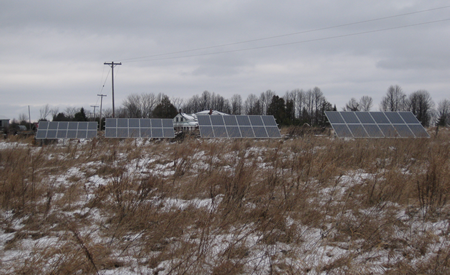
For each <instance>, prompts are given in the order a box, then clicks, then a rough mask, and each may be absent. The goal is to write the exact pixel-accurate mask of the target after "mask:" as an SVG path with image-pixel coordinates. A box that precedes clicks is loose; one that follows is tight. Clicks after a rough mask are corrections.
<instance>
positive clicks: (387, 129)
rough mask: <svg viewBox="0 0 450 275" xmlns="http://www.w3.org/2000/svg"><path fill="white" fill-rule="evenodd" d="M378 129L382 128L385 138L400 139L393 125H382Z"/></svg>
mask: <svg viewBox="0 0 450 275" xmlns="http://www.w3.org/2000/svg"><path fill="white" fill-rule="evenodd" d="M378 127H380V129H381V131H382V132H383V134H384V136H385V137H387V138H395V137H398V134H397V131H395V129H394V127H392V125H386V124H380V125H378Z"/></svg>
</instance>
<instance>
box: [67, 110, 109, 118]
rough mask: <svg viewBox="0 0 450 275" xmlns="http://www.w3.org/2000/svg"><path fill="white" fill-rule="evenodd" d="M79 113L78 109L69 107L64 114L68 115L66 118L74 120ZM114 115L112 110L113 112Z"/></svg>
mask: <svg viewBox="0 0 450 275" xmlns="http://www.w3.org/2000/svg"><path fill="white" fill-rule="evenodd" d="M77 112H78V109H77V108H75V107H67V108H66V110H65V111H64V113H65V114H66V117H67V118H68V119H73V118H74V117H75V114H76V113H77ZM111 114H112V110H111Z"/></svg>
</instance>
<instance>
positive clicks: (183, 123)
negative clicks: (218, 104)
mask: <svg viewBox="0 0 450 275" xmlns="http://www.w3.org/2000/svg"><path fill="white" fill-rule="evenodd" d="M207 115H213V116H214V115H220V116H228V114H225V113H222V112H219V111H214V110H205V111H201V112H198V113H195V114H186V113H182V112H181V110H180V112H178V114H177V115H176V116H175V117H174V118H173V127H174V128H175V130H177V131H181V130H183V131H192V130H195V129H196V128H198V119H197V116H207Z"/></svg>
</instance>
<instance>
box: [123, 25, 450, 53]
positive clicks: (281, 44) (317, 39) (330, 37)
mask: <svg viewBox="0 0 450 275" xmlns="http://www.w3.org/2000/svg"><path fill="white" fill-rule="evenodd" d="M449 20H450V18H446V19H441V20H435V21H429V22H423V23H416V24H409V25H404V26H398V27H389V28H383V29H378V30H371V31H363V32H356V33H350V34H342V35H336V36H328V37H322V38H315V39H309V40H302V41H296V42H289V43H280V44H274V45H268V46H259V47H251V48H245V49H238V50H227V51H220V52H212V53H202V54H193V55H185V56H176V57H165V58H150V59H147V58H145V60H147V61H158V60H170V59H180V58H188V57H198V56H208V55H216V54H224V53H232V52H243V51H250V50H259V49H266V48H274V47H280V46H287V45H294V44H303V43H309V42H316V41H324V40H331V39H336V38H342V37H349V36H356V35H361V34H368V33H376V32H382V31H388V30H395V29H402V28H408V27H414V26H420V25H427V24H433V23H438V22H445V21H449ZM138 61H141V60H136V61H128V62H138Z"/></svg>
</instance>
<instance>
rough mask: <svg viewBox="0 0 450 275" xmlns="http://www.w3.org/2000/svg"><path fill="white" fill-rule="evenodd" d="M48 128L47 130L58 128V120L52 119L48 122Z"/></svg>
mask: <svg viewBox="0 0 450 275" xmlns="http://www.w3.org/2000/svg"><path fill="white" fill-rule="evenodd" d="M48 129H49V130H56V129H58V122H55V121H52V122H50V123H49V124H48Z"/></svg>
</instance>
